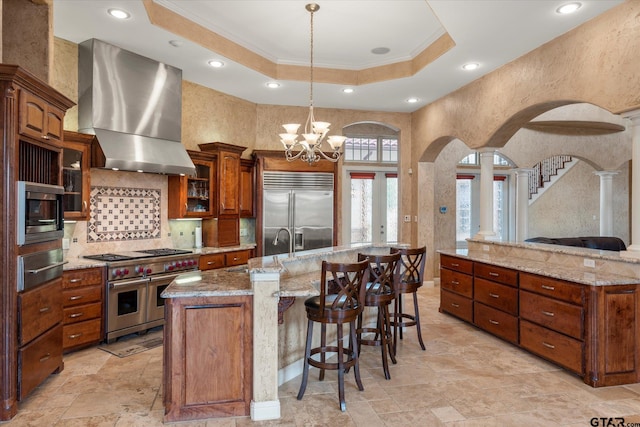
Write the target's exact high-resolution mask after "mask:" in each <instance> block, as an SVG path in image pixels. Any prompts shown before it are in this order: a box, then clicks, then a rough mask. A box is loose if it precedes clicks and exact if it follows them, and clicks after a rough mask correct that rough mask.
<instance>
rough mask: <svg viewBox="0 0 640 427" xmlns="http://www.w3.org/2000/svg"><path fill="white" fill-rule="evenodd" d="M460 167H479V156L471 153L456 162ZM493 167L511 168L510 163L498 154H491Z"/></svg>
mask: <svg viewBox="0 0 640 427" xmlns="http://www.w3.org/2000/svg"><path fill="white" fill-rule="evenodd" d="M458 164H459V165H461V166H480V156H479V155H478V153H471V154H469V155H468V156H467V157H465V158H464V159H462V160H460V161H459V162H458ZM493 165H494V166H513V165H512V164H511V162H510V161H509V160H508V159H507V158H505V157H504V156H503V155H502V154H500V153H494V154H493Z"/></svg>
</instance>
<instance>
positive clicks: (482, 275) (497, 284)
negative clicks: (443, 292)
mask: <svg viewBox="0 0 640 427" xmlns="http://www.w3.org/2000/svg"><path fill="white" fill-rule="evenodd" d="M473 323H474V324H475V325H476V326H478V327H479V328H481V329H484V330H485V331H487V332H490V333H492V334H494V335H496V336H499V337H500V338H502V339H504V340H506V341H509V342H511V343H514V344H517V343H518V272H517V271H515V270H510V269H508V268H502V267H497V266H494V265H489V264H483V263H477V262H476V263H474V266H473Z"/></svg>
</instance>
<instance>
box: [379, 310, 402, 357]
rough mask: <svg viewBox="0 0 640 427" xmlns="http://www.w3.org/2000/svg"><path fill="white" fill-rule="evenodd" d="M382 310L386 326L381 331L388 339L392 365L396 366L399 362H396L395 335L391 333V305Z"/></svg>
mask: <svg viewBox="0 0 640 427" xmlns="http://www.w3.org/2000/svg"><path fill="white" fill-rule="evenodd" d="M381 308H382V310H383V312H382V318H383V319H384V324H383V326H382V328H381V329H380V330H381V331H382V332H383V333H384V335H385V337H386V344H387V348H388V349H389V357H390V358H391V363H393V364H394V365H395V364H396V363H398V362H397V361H396V348H395V347H396V345H395V340H394V339H393V334H392V332H391V314H390V313H389V304H385V305H383V306H382V307H381Z"/></svg>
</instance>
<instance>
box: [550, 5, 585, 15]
mask: <svg viewBox="0 0 640 427" xmlns="http://www.w3.org/2000/svg"><path fill="white" fill-rule="evenodd" d="M581 7H582V3H579V2H573V3H567V4H563V5H562V6H560V7H559V8H557V9H556V13H559V14H561V15H567V14H569V13H573V12H575V11H577V10H578V9H580V8H581Z"/></svg>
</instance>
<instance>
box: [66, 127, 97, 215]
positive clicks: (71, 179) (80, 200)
mask: <svg viewBox="0 0 640 427" xmlns="http://www.w3.org/2000/svg"><path fill="white" fill-rule="evenodd" d="M94 139H95V136H94V135H89V134H82V133H78V132H70V131H64V141H63V144H62V186H63V187H64V199H63V203H64V219H67V220H77V221H87V220H88V219H89V213H90V212H89V199H90V193H91V173H90V167H91V165H90V159H91V144H92V143H93V141H94Z"/></svg>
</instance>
